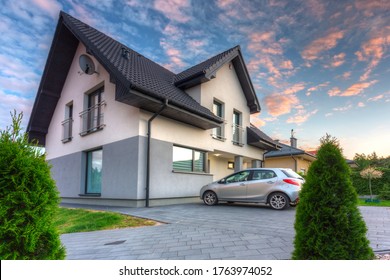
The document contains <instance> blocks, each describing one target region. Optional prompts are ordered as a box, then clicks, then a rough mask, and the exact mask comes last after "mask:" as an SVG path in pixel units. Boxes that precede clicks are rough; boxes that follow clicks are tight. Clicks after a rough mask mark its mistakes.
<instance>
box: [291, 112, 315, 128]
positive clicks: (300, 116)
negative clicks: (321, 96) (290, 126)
mask: <svg viewBox="0 0 390 280" xmlns="http://www.w3.org/2000/svg"><path fill="white" fill-rule="evenodd" d="M317 112H318V109H316V110H313V111H311V112H306V110H299V111H298V113H297V114H296V115H295V116H292V117H289V118H288V119H287V123H295V124H298V125H300V124H302V123H304V122H306V121H307V120H308V119H309V118H310V117H311V116H313V115H315V114H317Z"/></svg>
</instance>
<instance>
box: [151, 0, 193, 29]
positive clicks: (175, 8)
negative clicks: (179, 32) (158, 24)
mask: <svg viewBox="0 0 390 280" xmlns="http://www.w3.org/2000/svg"><path fill="white" fill-rule="evenodd" d="M190 6H191V3H190V1H189V0H156V1H155V2H154V9H155V10H157V11H158V12H160V13H162V14H163V15H164V16H165V17H167V18H168V19H169V20H171V21H176V22H180V23H186V22H188V21H190V20H191V17H190V16H189V14H190V9H189V8H190Z"/></svg>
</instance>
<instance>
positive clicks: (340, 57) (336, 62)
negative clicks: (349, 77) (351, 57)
mask: <svg viewBox="0 0 390 280" xmlns="http://www.w3.org/2000/svg"><path fill="white" fill-rule="evenodd" d="M344 62H345V53H340V54H337V55H334V56H333V57H332V62H331V63H330V67H333V68H336V67H339V66H341V65H343V64H344ZM328 67H329V66H328Z"/></svg>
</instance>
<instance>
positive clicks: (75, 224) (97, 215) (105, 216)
mask: <svg viewBox="0 0 390 280" xmlns="http://www.w3.org/2000/svg"><path fill="white" fill-rule="evenodd" d="M54 223H55V225H56V226H57V228H58V230H59V232H60V234H63V233H73V232H86V231H95V230H106V229H116V228H125V227H140V226H152V225H155V224H156V222H154V221H151V220H145V219H140V218H135V217H131V216H128V215H122V214H119V213H112V212H104V211H94V210H86V209H73V208H71V209H70V208H62V207H60V208H59V210H58V212H57V215H56V219H55V222H54Z"/></svg>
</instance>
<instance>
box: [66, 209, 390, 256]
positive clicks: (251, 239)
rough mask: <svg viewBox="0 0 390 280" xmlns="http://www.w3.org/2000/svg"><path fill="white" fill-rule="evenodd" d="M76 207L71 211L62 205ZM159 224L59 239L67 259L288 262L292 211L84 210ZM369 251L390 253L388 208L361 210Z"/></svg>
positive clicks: (75, 234)
mask: <svg viewBox="0 0 390 280" xmlns="http://www.w3.org/2000/svg"><path fill="white" fill-rule="evenodd" d="M64 206H68V207H75V205H64ZM88 208H90V209H100V210H109V211H115V212H120V213H124V214H129V215H133V216H138V217H143V218H148V219H153V220H157V221H160V222H163V223H164V224H162V225H159V226H153V227H142V228H126V229H118V230H105V231H95V232H87V233H72V234H63V235H62V236H61V240H62V242H63V244H64V245H65V247H66V250H67V259H82V260H94V259H106V260H117V259H126V260H148V259H169V260H170V259H180V260H187V259H196V260H204V259H224V260H227V259H240V260H243V259H255V260H261V259H267V260H274V259H290V258H291V252H292V251H293V239H294V235H295V231H294V219H295V209H294V208H290V209H288V210H284V211H275V210H272V209H269V208H267V207H264V206H258V205H243V204H233V205H227V204H220V205H217V206H212V207H208V206H205V205H203V204H202V203H199V204H184V205H172V206H161V207H153V208H119V207H99V206H88ZM360 210H361V212H362V215H363V217H364V219H365V221H366V224H367V227H368V238H369V240H370V242H371V246H372V248H373V249H374V250H376V251H378V250H390V208H383V207H361V208H360Z"/></svg>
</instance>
